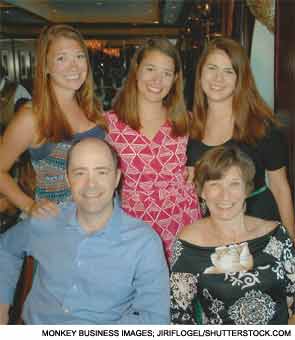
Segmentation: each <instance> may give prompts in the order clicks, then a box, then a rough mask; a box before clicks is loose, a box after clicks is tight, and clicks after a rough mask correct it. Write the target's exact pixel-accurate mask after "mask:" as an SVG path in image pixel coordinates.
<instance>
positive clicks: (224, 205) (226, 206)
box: [217, 204, 233, 209]
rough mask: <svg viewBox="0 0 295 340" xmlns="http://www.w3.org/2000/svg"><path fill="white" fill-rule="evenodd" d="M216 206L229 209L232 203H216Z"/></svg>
mask: <svg viewBox="0 0 295 340" xmlns="http://www.w3.org/2000/svg"><path fill="white" fill-rule="evenodd" d="M217 206H218V208H221V209H229V208H232V207H233V204H218V205H217Z"/></svg>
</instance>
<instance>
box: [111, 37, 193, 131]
mask: <svg viewBox="0 0 295 340" xmlns="http://www.w3.org/2000/svg"><path fill="white" fill-rule="evenodd" d="M153 51H159V52H161V53H163V54H164V55H166V56H168V57H170V58H172V59H173V61H174V65H175V75H176V80H175V81H174V83H173V85H172V88H171V89H170V91H169V93H168V95H167V96H166V97H165V98H164V100H163V105H164V106H165V108H166V109H167V111H168V119H169V120H170V122H171V123H172V133H173V135H175V136H183V135H185V134H187V133H188V130H189V121H188V115H187V112H186V108H185V102H184V96H183V75H182V64H181V59H180V56H179V53H178V52H177V49H176V48H175V47H174V45H173V44H172V43H171V42H170V41H169V40H167V39H148V40H147V41H146V42H145V43H144V44H143V46H141V47H140V48H139V49H138V51H137V52H136V53H135V55H134V56H133V58H132V60H131V64H130V69H129V72H128V76H127V78H126V80H125V82H124V84H123V87H122V89H121V90H120V92H119V93H118V95H117V96H116V97H115V99H114V102H113V109H114V110H115V112H116V113H117V115H118V118H119V119H120V120H121V121H123V122H124V123H126V124H128V125H129V126H130V127H131V128H133V129H134V130H139V129H140V128H141V123H140V118H139V113H138V103H137V95H138V94H137V79H136V75H137V70H138V67H139V65H140V63H141V62H142V60H143V59H144V57H145V56H146V55H147V54H148V53H150V52H153Z"/></svg>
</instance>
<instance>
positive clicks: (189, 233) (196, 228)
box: [178, 218, 207, 245]
mask: <svg viewBox="0 0 295 340" xmlns="http://www.w3.org/2000/svg"><path fill="white" fill-rule="evenodd" d="M206 220H207V219H206V218H202V219H200V220H198V221H196V222H195V223H192V224H189V225H187V226H185V227H184V228H183V229H182V231H181V232H180V233H179V235H178V237H179V238H180V239H182V240H184V241H187V242H190V243H193V244H197V245H198V244H200V243H202V238H203V235H204V230H205V229H206V225H207V221H206Z"/></svg>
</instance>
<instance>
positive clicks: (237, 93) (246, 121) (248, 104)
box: [191, 37, 278, 143]
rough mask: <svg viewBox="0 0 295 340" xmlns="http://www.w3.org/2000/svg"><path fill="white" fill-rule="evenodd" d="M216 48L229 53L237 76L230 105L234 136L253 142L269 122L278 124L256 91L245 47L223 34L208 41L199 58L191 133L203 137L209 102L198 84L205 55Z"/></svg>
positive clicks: (196, 136) (260, 136)
mask: <svg viewBox="0 0 295 340" xmlns="http://www.w3.org/2000/svg"><path fill="white" fill-rule="evenodd" d="M216 50H221V51H224V52H225V53H226V54H227V55H228V57H229V58H230V60H231V63H232V66H233V69H234V71H235V73H236V75H237V80H236V88H235V90H234V95H233V104H232V105H233V107H232V111H233V115H234V132H233V138H234V139H235V140H238V141H242V142H246V143H255V142H256V141H257V140H259V139H260V138H262V137H263V136H264V135H265V134H266V131H267V128H268V126H269V125H270V123H274V124H278V121H277V119H276V118H275V116H274V114H273V112H272V110H271V109H270V108H269V106H268V105H267V104H266V103H265V101H264V100H263V99H262V97H261V95H260V94H259V92H258V90H257V87H256V84H255V80H254V77H253V74H252V71H251V67H250V62H249V59H248V57H247V54H246V52H245V50H244V49H243V48H242V47H241V45H240V44H239V43H237V42H236V41H234V40H232V39H230V38H224V37H220V38H216V39H215V40H213V41H211V42H209V43H208V45H207V47H206V48H205V49H204V51H203V53H202V55H201V57H200V60H199V63H198V66H197V70H196V76H195V93H194V103H193V123H192V125H191V126H192V128H191V134H192V136H193V137H195V138H197V139H199V140H201V139H202V138H203V137H204V131H205V126H206V120H207V110H208V102H207V98H206V95H205V93H204V91H203V89H202V86H201V76H202V71H203V67H204V64H205V63H206V60H207V58H208V56H209V55H210V54H211V53H213V52H215V51H216Z"/></svg>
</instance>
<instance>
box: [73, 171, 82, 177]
mask: <svg viewBox="0 0 295 340" xmlns="http://www.w3.org/2000/svg"><path fill="white" fill-rule="evenodd" d="M83 175H84V172H83V171H77V172H75V173H74V176H75V177H81V176H83Z"/></svg>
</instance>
